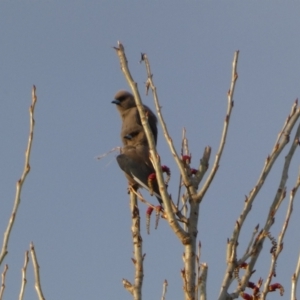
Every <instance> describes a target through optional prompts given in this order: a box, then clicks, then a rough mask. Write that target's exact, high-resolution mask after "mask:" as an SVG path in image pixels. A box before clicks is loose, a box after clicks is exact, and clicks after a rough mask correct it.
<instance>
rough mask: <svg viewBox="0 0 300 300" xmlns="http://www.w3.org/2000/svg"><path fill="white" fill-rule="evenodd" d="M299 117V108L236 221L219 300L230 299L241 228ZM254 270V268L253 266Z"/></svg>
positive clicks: (291, 116)
mask: <svg viewBox="0 0 300 300" xmlns="http://www.w3.org/2000/svg"><path fill="white" fill-rule="evenodd" d="M293 107H294V105H293ZM299 116H300V109H299V108H297V109H293V110H292V113H291V114H290V115H289V116H288V118H287V121H286V122H285V124H284V127H283V128H284V135H282V137H281V139H280V141H279V142H278V143H277V144H275V146H274V148H273V150H272V152H271V154H270V155H269V156H268V157H267V159H266V162H265V165H264V167H263V169H262V172H261V174H260V176H259V178H258V180H257V183H256V185H255V187H254V188H253V189H252V190H251V192H250V193H249V195H248V196H247V197H246V200H245V206H244V209H243V211H242V213H241V214H240V216H239V218H238V220H237V221H236V224H235V228H234V230H233V233H232V237H231V239H230V240H229V242H228V246H227V270H226V272H225V276H224V279H223V283H222V288H221V292H220V295H219V298H218V299H219V300H224V299H228V297H229V296H228V294H227V290H228V288H229V286H230V284H231V282H232V278H233V272H234V270H235V268H236V267H237V265H236V248H237V245H238V238H239V235H240V231H241V228H242V226H243V224H244V221H245V219H246V217H247V215H248V213H249V212H250V210H251V207H252V204H253V202H254V199H255V197H256V196H257V194H258V192H259V191H260V189H261V187H262V186H263V184H264V182H265V180H266V178H267V176H268V174H269V172H270V170H271V168H272V166H273V165H274V162H275V161H276V159H277V158H278V156H279V154H280V153H281V152H282V150H283V149H284V147H285V146H286V145H287V143H288V141H289V135H290V133H291V131H292V129H293V127H294V125H295V123H296V122H297V120H298V118H299ZM286 123H287V124H286ZM253 262H254V261H253ZM252 268H253V266H252ZM252 268H251V271H252ZM251 271H250V272H251ZM249 274H250V273H248V275H247V277H245V281H244V283H243V284H244V285H246V284H247V282H246V281H247V278H248V277H249ZM241 288H242V287H241ZM230 296H235V297H238V292H236V293H234V294H233V295H230Z"/></svg>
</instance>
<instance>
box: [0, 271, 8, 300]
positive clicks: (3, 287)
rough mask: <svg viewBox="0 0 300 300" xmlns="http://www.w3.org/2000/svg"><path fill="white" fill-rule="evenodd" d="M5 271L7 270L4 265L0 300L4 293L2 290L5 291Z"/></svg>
mask: <svg viewBox="0 0 300 300" xmlns="http://www.w3.org/2000/svg"><path fill="white" fill-rule="evenodd" d="M7 270H8V265H5V267H4V270H3V273H2V275H1V278H2V284H1V288H0V300H2V297H3V293H4V290H5V277H6V272H7Z"/></svg>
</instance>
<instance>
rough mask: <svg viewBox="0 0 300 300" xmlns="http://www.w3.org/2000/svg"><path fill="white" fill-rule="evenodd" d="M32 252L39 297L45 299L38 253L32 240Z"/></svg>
mask: <svg viewBox="0 0 300 300" xmlns="http://www.w3.org/2000/svg"><path fill="white" fill-rule="evenodd" d="M30 254H31V260H32V266H33V270H34V278H35V284H34V287H35V290H36V293H37V295H38V297H39V300H45V297H44V295H43V291H42V286H41V279H40V266H39V264H38V261H37V257H36V253H35V250H34V245H33V243H32V242H31V243H30Z"/></svg>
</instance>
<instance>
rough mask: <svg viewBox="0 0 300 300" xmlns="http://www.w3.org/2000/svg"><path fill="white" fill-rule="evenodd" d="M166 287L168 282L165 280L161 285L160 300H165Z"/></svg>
mask: <svg viewBox="0 0 300 300" xmlns="http://www.w3.org/2000/svg"><path fill="white" fill-rule="evenodd" d="M167 287H168V281H167V279H165V280H164V284H163V292H162V296H161V300H166V294H167Z"/></svg>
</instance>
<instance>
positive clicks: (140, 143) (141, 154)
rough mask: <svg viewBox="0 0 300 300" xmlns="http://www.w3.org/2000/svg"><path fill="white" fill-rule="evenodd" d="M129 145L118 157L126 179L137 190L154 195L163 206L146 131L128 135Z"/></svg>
mask: <svg viewBox="0 0 300 300" xmlns="http://www.w3.org/2000/svg"><path fill="white" fill-rule="evenodd" d="M125 139H127V141H128V144H127V145H126V146H124V147H123V148H122V150H121V154H119V155H118V156H117V162H118V164H119V167H120V168H121V169H122V170H123V171H124V173H125V176H126V178H127V179H128V181H129V183H130V184H131V186H132V187H133V188H134V189H135V190H137V189H138V188H139V187H144V188H146V189H147V190H148V191H150V194H154V195H155V196H156V198H157V200H158V202H159V203H160V205H162V203H163V202H162V199H161V196H160V192H159V188H158V184H157V180H156V176H155V170H154V168H153V165H152V163H151V160H150V158H149V146H148V144H147V139H146V136H145V132H144V130H140V131H139V132H136V131H135V132H132V133H130V134H128V135H127V136H126V137H125Z"/></svg>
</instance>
